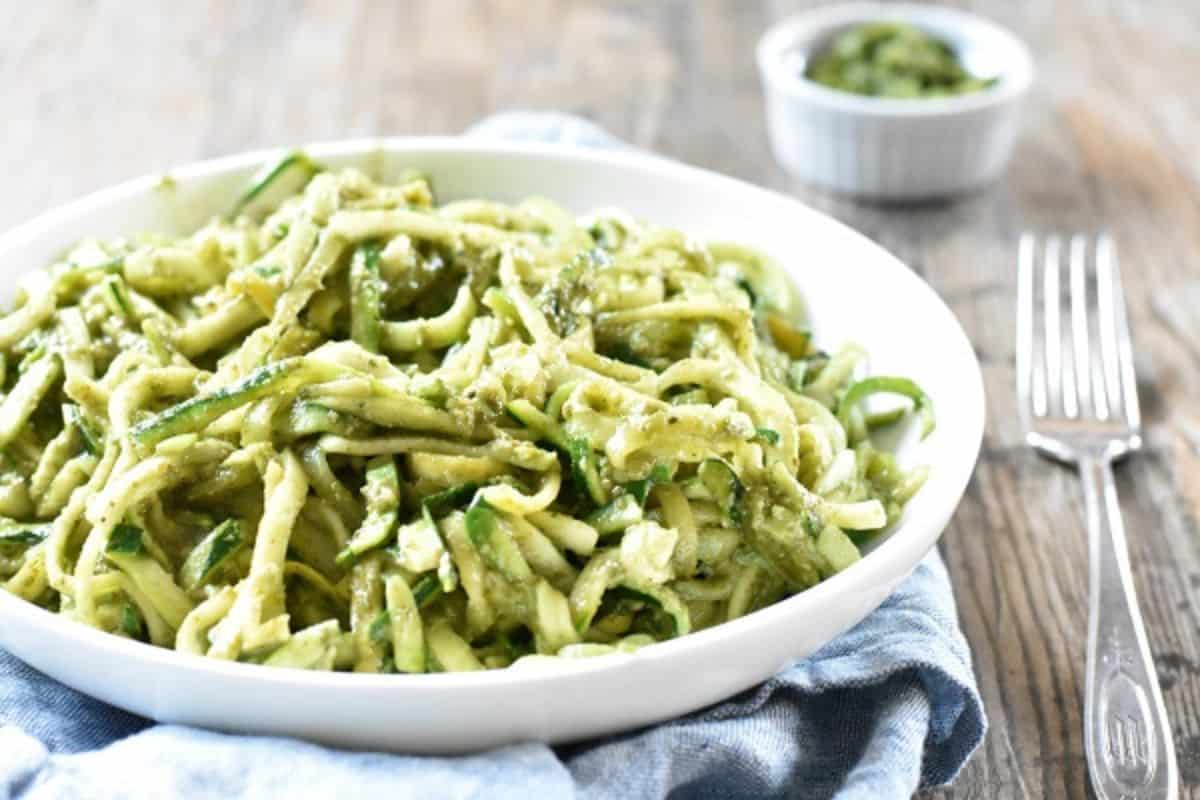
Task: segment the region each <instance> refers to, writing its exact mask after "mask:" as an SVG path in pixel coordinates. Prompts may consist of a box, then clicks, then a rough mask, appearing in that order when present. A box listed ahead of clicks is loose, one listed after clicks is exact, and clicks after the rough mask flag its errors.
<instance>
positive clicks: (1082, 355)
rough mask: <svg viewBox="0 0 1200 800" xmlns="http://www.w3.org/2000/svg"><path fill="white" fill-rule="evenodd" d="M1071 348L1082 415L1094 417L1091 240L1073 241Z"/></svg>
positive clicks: (1071, 261) (1079, 238)
mask: <svg viewBox="0 0 1200 800" xmlns="http://www.w3.org/2000/svg"><path fill="white" fill-rule="evenodd" d="M1070 269H1071V344H1072V345H1073V346H1074V351H1075V352H1074V356H1075V357H1074V361H1075V384H1076V391H1077V392H1078V395H1079V413H1080V414H1083V415H1084V416H1086V415H1088V414H1090V413H1092V411H1093V408H1094V406H1093V404H1092V398H1091V372H1092V370H1091V364H1092V357H1091V352H1090V347H1089V342H1088V295H1087V240H1086V239H1085V238H1084V237H1083V236H1080V235H1078V234H1076V235H1075V236H1072V237H1071V255H1070Z"/></svg>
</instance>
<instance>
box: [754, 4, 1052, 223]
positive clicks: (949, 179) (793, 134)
mask: <svg viewBox="0 0 1200 800" xmlns="http://www.w3.org/2000/svg"><path fill="white" fill-rule="evenodd" d="M879 20H896V21H903V22H908V23H909V24H911V25H914V26H915V27H917V28H920V29H921V30H924V31H926V32H928V33H930V34H932V35H934V36H937V37H939V38H941V39H943V40H944V41H946V42H948V43H949V44H950V45H951V47H953V48H954V50H955V51H956V53H958V55H959V58H960V59H961V60H962V61H963V64H964V66H965V67H966V68H967V70H968V71H969V72H971V73H972V74H975V75H980V76H983V77H992V76H995V77H997V78H998V79H999V80H998V81H997V83H996V85H994V86H992V87H990V88H988V89H984V90H982V91H979V92H973V93H970V94H964V95H960V96H957V97H942V98H920V99H912V100H900V99H892V98H878V97H864V96H862V95H856V94H852V93H849V92H841V91H837V90H835V89H830V88H828V87H825V86H822V85H821V84H818V83H816V82H814V81H810V80H808V79H807V78H805V77H804V71H805V67H806V64H807V62H808V59H809V58H811V57H813V56H814V55H815V54H817V53H818V52H820V51H821V49H822V48H824V47H825V46H827V45H828V44H829V43H830V42H831V41H832V40H833V38H835V37H836V36H837V35H838V34H839V33H841V32H842V31H845V30H846V29H848V28H852V27H854V26H856V25H860V24H862V23H865V22H874V21H879ZM758 67H759V72H760V73H761V76H762V83H763V93H764V96H765V101H766V111H767V132H768V134H769V136H770V140H771V148H772V149H773V150H774V152H775V157H776V159H778V161H779V162H780V163H781V164H782V165H783V166H784V167H785V168H787V169H788V170H789V171H790V172H792V173H793V174H794V175H795V176H796V177H798V178H800V179H801V180H803V181H806V182H808V183H812V184H816V185H818V186H822V187H825V188H828V189H833V190H835V191H838V192H845V193H848V194H853V195H859V196H863V197H869V198H876V199H881V200H920V199H929V198H936V197H943V196H946V195H951V194H957V193H960V192H965V191H968V190H971V189H975V188H978V187H980V186H983V185H984V184H986V183H988V182H989V181H992V180H993V179H995V178H996V177H998V176H999V175H1000V174H1001V173H1002V172H1003V171H1004V167H1005V166H1006V165H1007V163H1008V160H1009V157H1010V155H1011V154H1012V149H1013V144H1014V142H1015V141H1016V138H1017V133H1018V131H1019V128H1020V107H1021V102H1022V100H1023V98H1024V96H1025V94H1026V93H1027V92H1028V89H1029V87H1030V85H1031V84H1032V83H1033V73H1034V68H1033V58H1032V56H1030V54H1029V50H1028V48H1026V47H1025V45H1024V44H1022V43H1021V41H1020V40H1019V39H1017V37H1015V36H1013V35H1012V34H1011V33H1009V32H1008V31H1006V30H1005V29H1003V28H1001V27H1000V26H998V25H996V24H994V23H992V22H989V21H988V20H986V19H983V18H982V17H977V16H975V15H973V14H968V13H966V12H963V11H957V10H955V9H951V8H939V7H935V6H925V5H914V4H907V3H887V4H883V3H852V4H848V5H837V6H824V7H820V8H815V9H813V10H811V11H806V12H804V13H801V14H798V15H796V16H794V17H791V18H789V19H787V20H784V21H783V22H780V23H779V24H777V25H775V26H774V27H772V28H771V29H770V30H768V31H767V32H766V34H764V35H763V37H762V40H761V41H760V42H759V45H758Z"/></svg>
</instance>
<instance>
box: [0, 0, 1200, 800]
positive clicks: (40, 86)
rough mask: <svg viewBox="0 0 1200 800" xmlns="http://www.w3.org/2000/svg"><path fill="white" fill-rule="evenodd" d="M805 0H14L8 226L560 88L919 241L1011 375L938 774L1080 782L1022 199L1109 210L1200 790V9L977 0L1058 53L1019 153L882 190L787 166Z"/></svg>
mask: <svg viewBox="0 0 1200 800" xmlns="http://www.w3.org/2000/svg"><path fill="white" fill-rule="evenodd" d="M795 5H796V4H794V3H792V2H772V3H767V4H765V5H759V4H757V3H735V2H728V3H720V2H695V3H686V2H682V0H680V1H679V2H669V3H639V2H635V1H634V0H631V1H630V2H625V3H611V4H601V3H569V2H553V1H552V0H541V1H538V2H518V1H517V0H507V1H503V2H492V3H467V2H450V0H429V2H421V3H396V4H387V3H378V4H376V5H369V4H367V3H358V2H346V3H318V2H315V1H314V2H311V3H307V4H299V3H297V4H287V3H282V2H279V3H237V2H232V1H231V2H227V3H218V2H192V3H171V4H166V3H163V4H150V3H133V2H130V3H125V2H115V1H114V2H101V3H97V4H96V8H94V9H92V8H89V7H88V5H87V4H80V3H71V2H66V0H52V1H50V2H42V3H9V4H7V5H5V6H4V7H3V8H2V9H0V97H3V98H4V103H3V109H4V110H3V128H2V130H3V140H4V145H5V146H4V148H3V150H0V175H3V176H4V182H5V191H4V192H3V193H0V228H3V227H7V226H9V225H11V224H13V223H16V222H18V221H20V220H22V219H25V218H27V217H29V216H31V215H33V214H35V213H37V212H39V211H42V210H43V209H46V208H48V207H50V206H52V205H54V204H57V203H59V202H62V201H65V200H69V199H71V198H73V197H76V196H78V195H79V194H81V193H83V192H86V191H89V190H92V189H96V188H99V187H102V186H104V185H107V184H110V183H112V182H114V181H118V180H121V179H124V178H127V177H131V176H133V175H137V174H141V173H145V172H150V171H157V170H163V169H165V168H167V167H169V166H171V165H173V164H177V163H180V162H185V161H190V160H192V159H196V158H202V157H206V156H212V155H217V154H222V153H229V152H235V151H240V150H245V149H248V148H254V147H260V146H270V145H283V144H289V143H299V142H303V141H306V140H318V139H331V138H340V137H348V136H357V135H364V134H375V133H388V134H419V133H454V132H457V131H460V130H462V129H463V128H464V127H466V126H467V125H468V124H469V123H471V122H472V121H474V120H476V119H478V118H479V117H480V116H482V115H484V114H487V113H488V112H490V111H494V110H497V109H503V108H510V107H516V106H522V107H546V108H564V109H568V110H571V111H575V112H579V113H582V114H586V115H588V116H591V117H593V118H594V119H596V120H598V121H599V122H600V123H602V124H603V125H605V126H607V127H608V128H610V129H611V130H612V131H613V132H615V133H616V134H618V135H620V136H623V137H625V138H626V139H629V140H631V141H633V142H635V143H637V144H639V145H642V146H645V147H651V148H654V149H656V150H659V151H661V152H663V153H666V154H668V155H671V156H674V157H677V158H680V159H683V160H685V161H689V162H692V163H694V164H698V165H701V166H704V167H709V168H712V169H715V170H719V171H721V172H725V173H729V174H731V175H735V176H738V177H740V178H744V179H746V180H749V181H753V182H755V183H760V184H764V185H768V186H772V187H775V188H778V189H781V190H784V191H789V192H794V193H796V194H797V195H799V196H800V197H802V198H803V199H804V200H806V201H807V202H810V203H812V204H814V205H816V206H818V207H819V208H822V209H824V210H826V211H828V212H829V213H831V214H833V215H834V216H836V217H838V218H840V219H843V220H846V221H847V222H849V223H850V224H851V225H853V226H855V227H856V228H858V229H859V230H861V231H863V232H865V233H866V234H867V235H869V236H871V237H873V238H874V239H876V240H878V241H879V242H880V243H882V244H883V245H884V246H885V247H887V248H889V249H891V250H892V251H893V252H895V253H897V254H898V255H899V256H900V257H901V258H902V259H904V260H905V261H906V262H908V263H909V264H910V265H912V267H913V269H915V270H917V271H918V272H919V273H920V274H922V275H923V276H924V277H925V278H926V279H927V280H928V281H929V282H930V283H931V284H933V286H934V287H935V288H936V289H937V290H938V291H939V292H941V294H942V296H943V297H944V298H945V299H946V300H947V302H949V303H950V304H951V306H952V307H953V308H954V310H955V311H956V313H957V314H958V317H959V319H960V320H961V321H962V324H963V325H964V326H965V328H966V330H967V333H968V334H969V335H970V337H971V339H972V340H973V341H974V342H975V345H976V348H977V351H978V353H979V357H980V360H981V361H982V363H983V368H984V375H985V378H986V381H987V389H988V393H989V396H990V413H989V424H988V431H987V437H986V439H985V441H984V445H983V456H982V459H981V461H980V465H979V469H978V471H977V473H976V475H975V479H974V481H973V482H972V484H971V486H970V488H969V489H968V491H967V496H966V499H965V500H964V502H963V504H962V507H961V508H960V509H959V511H958V513H957V515H956V517H955V518H954V521H953V523H952V524H951V526H950V529H949V530H948V531H947V532H946V536H945V539H944V545H943V550H944V552H945V555H946V558H947V561H948V562H949V565H950V569H951V572H952V574H953V576H954V579H955V581H956V585H957V587H958V600H959V608H960V612H961V614H962V621H963V626H964V627H965V629H966V632H967V635H968V637H969V638H970V640H971V644H972V646H973V648H974V653H975V659H976V665H977V669H978V673H979V677H980V683H981V686H982V690H983V696H984V699H985V701H986V703H987V707H988V713H989V714H990V716H991V723H992V727H991V733H990V735H989V736H988V739H987V743H986V744H985V745H984V747H983V749H982V751H981V752H980V753H979V754H978V755H977V756H976V757H975V759H974V760H973V761H972V762H971V764H970V765H969V766H968V767H967V769H966V771H965V772H964V773H963V775H962V777H961V778H960V779H959V780H958V783H957V784H956V786H955V787H954V788H952V789H949V790H943V791H940V792H937V793H934V796H938V797H980V798H992V797H1026V796H1028V797H1055V798H1058V797H1084V796H1086V794H1087V790H1086V788H1085V787H1086V780H1087V779H1086V773H1085V765H1084V757H1083V741H1082V737H1081V722H1080V714H1081V702H1082V701H1081V698H1082V688H1083V649H1084V637H1085V627H1086V626H1085V620H1086V601H1087V579H1086V549H1085V536H1084V530H1083V524H1082V518H1083V512H1082V508H1081V503H1080V498H1079V494H1078V491H1077V487H1076V482H1075V479H1074V477H1073V476H1072V475H1071V474H1070V473H1068V472H1067V471H1065V470H1062V469H1059V468H1055V467H1053V466H1051V465H1049V464H1047V463H1045V462H1043V461H1041V460H1039V459H1037V458H1036V457H1035V456H1034V455H1033V454H1032V453H1031V452H1030V451H1029V450H1028V449H1027V448H1025V447H1024V446H1023V445H1022V444H1021V440H1020V436H1019V432H1018V430H1017V426H1016V423H1015V420H1016V415H1015V413H1014V409H1013V399H1012V395H1013V391H1012V385H1013V370H1012V360H1013V348H1012V327H1011V324H1012V323H1011V320H1012V316H1013V275H1014V264H1013V255H1014V248H1015V241H1016V236H1017V234H1018V232H1020V231H1022V230H1024V229H1025V228H1026V227H1035V228H1041V229H1049V228H1063V229H1068V230H1073V229H1081V230H1086V229H1095V228H1099V227H1106V228H1108V229H1109V230H1111V231H1112V232H1113V233H1114V234H1115V236H1116V238H1117V240H1118V242H1119V245H1120V248H1121V253H1122V256H1123V263H1124V264H1125V267H1126V269H1125V271H1126V278H1127V286H1128V289H1129V291H1130V301H1131V303H1132V309H1133V315H1134V326H1135V335H1136V337H1137V342H1138V354H1137V360H1138V369H1139V374H1140V375H1141V376H1143V377H1144V381H1145V382H1144V384H1143V386H1142V399H1143V403H1144V406H1145V409H1146V420H1147V423H1148V430H1147V433H1148V436H1147V440H1148V448H1147V450H1146V452H1145V453H1144V454H1143V455H1141V456H1139V457H1137V458H1136V459H1135V460H1133V461H1132V462H1130V463H1129V464H1128V465H1126V466H1125V467H1123V468H1122V469H1121V470H1120V472H1119V477H1118V480H1119V490H1120V493H1121V497H1122V503H1123V507H1124V510H1125V519H1126V523H1127V525H1128V528H1129V530H1130V533H1131V535H1132V548H1133V564H1134V571H1135V573H1136V577H1137V582H1138V586H1139V590H1140V592H1141V598H1142V604H1143V609H1144V611H1145V614H1146V617H1147V623H1148V627H1149V634H1150V641H1151V645H1152V647H1153V649H1154V652H1155V654H1156V656H1157V659H1158V665H1159V669H1160V674H1161V680H1162V685H1163V688H1164V690H1165V693H1166V702H1167V709H1168V712H1169V714H1170V716H1171V720H1172V723H1173V727H1174V730H1175V737H1176V744H1177V746H1178V750H1179V757H1180V767H1181V772H1182V776H1183V780H1184V783H1185V784H1186V786H1187V789H1186V791H1185V795H1186V796H1187V797H1200V635H1198V634H1200V631H1198V623H1200V607H1198V605H1197V602H1196V600H1195V599H1194V592H1195V590H1196V589H1197V588H1198V587H1200V545H1198V543H1197V540H1196V527H1197V518H1196V512H1197V509H1200V454H1198V453H1200V433H1198V432H1200V411H1197V410H1196V409H1195V408H1194V407H1193V405H1192V401H1193V398H1194V397H1195V396H1196V392H1197V391H1198V390H1200V369H1198V367H1200V346H1197V344H1196V341H1197V335H1200V313H1198V312H1196V311H1194V310H1193V306H1194V305H1195V304H1194V303H1192V302H1191V300H1193V299H1200V290H1196V289H1194V288H1191V285H1190V284H1189V283H1188V281H1189V280H1191V279H1192V278H1194V277H1195V276H1197V275H1200V268H1197V267H1196V266H1195V265H1194V263H1193V262H1192V259H1193V258H1194V257H1195V254H1196V253H1197V252H1200V216H1198V215H1200V187H1198V186H1197V179H1198V174H1197V170H1198V169H1200V166H1198V165H1200V158H1197V156H1198V155H1200V150H1198V147H1197V144H1196V142H1197V141H1198V137H1200V105H1197V103H1196V102H1195V98H1196V94H1195V80H1196V75H1197V74H1200V50H1198V49H1197V48H1196V42H1197V41H1198V40H1200V11H1198V10H1196V9H1194V8H1193V9H1189V8H1188V6H1189V5H1190V4H1187V3H1167V2H1165V0H1164V1H1163V2H1158V1H1157V0H1111V1H1110V2H1108V3H1106V4H1104V5H1103V6H1100V5H1099V4H1093V3H1091V2H1084V0H1073V1H1072V2H1066V1H1065V0H1064V1H1063V2H1053V3H1049V2H1032V1H1029V2H1021V3H1015V2H1002V1H1001V0H992V2H982V1H981V2H978V3H975V4H973V5H977V6H980V7H982V8H981V10H982V11H983V12H984V13H986V14H988V15H990V16H993V17H995V18H996V19H998V20H999V21H1001V22H1002V23H1004V24H1006V25H1008V26H1010V27H1011V28H1012V29H1014V30H1015V31H1016V32H1017V33H1018V34H1019V35H1021V36H1022V37H1024V38H1025V39H1026V40H1027V41H1028V42H1029V43H1030V44H1031V46H1032V48H1033V50H1034V52H1035V54H1036V55H1037V57H1038V60H1039V68H1040V76H1039V82H1038V86H1037V91H1036V95H1035V97H1034V98H1033V100H1032V102H1031V104H1030V106H1029V108H1028V115H1027V121H1028V125H1027V130H1026V133H1025V135H1024V137H1023V139H1022V140H1021V143H1020V145H1019V149H1018V151H1017V154H1016V158H1015V162H1014V164H1013V166H1012V169H1011V171H1010V172H1009V174H1008V176H1007V177H1006V178H1005V179H1004V180H1003V181H1002V182H1001V183H999V184H997V185H995V186H993V187H991V188H990V189H988V190H987V191H986V192H983V193H981V194H978V195H975V196H972V197H969V198H965V199H962V200H959V201H957V202H953V203H945V204H933V205H924V206H921V207H916V208H895V207H891V208H881V207H871V206H863V205H859V204H856V203H854V202H851V201H848V200H844V199H840V198H835V197H830V196H826V195H823V194H818V193H813V192H810V191H806V190H804V189H802V188H800V187H796V186H793V185H791V184H790V183H789V181H788V180H787V179H786V178H785V176H784V175H783V174H782V173H781V172H780V170H779V169H778V168H777V167H776V165H775V164H774V162H773V161H772V158H771V156H770V154H769V152H768V149H767V142H766V138H765V132H764V128H763V119H762V101H761V97H760V94H759V86H758V78H757V75H756V72H755V68H754V64H753V47H754V43H755V40H756V39H757V37H758V36H759V34H760V33H761V32H762V30H763V29H764V28H765V27H766V26H767V24H768V23H769V22H771V21H772V20H773V19H775V18H778V17H779V16H782V15H784V14H786V13H787V12H789V11H791V10H793V8H794V7H795Z"/></svg>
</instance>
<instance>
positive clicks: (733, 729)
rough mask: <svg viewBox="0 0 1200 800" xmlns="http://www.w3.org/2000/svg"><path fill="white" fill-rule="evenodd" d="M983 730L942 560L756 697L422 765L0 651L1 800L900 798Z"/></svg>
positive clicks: (944, 779)
mask: <svg viewBox="0 0 1200 800" xmlns="http://www.w3.org/2000/svg"><path fill="white" fill-rule="evenodd" d="M468 133H469V135H472V136H480V137H488V138H493V139H495V138H503V139H506V140H512V139H526V140H537V141H567V142H573V143H576V144H582V145H590V146H600V147H613V146H626V145H624V143H622V142H619V141H618V140H616V139H614V138H612V137H611V136H610V135H609V134H607V133H606V132H604V131H603V130H601V129H599V128H597V127H595V126H594V125H592V124H591V123H589V122H587V121H585V120H582V119H579V118H577V117H570V116H566V115H562V114H551V113H531V112H511V113H507V114H501V115H498V116H496V117H492V118H490V119H488V120H485V121H484V122H483V123H480V124H479V125H477V126H475V127H474V128H472V129H471V130H470V131H469V132H468ZM986 726H987V722H986V719H985V717H984V712H983V704H982V702H981V701H980V698H979V691H978V689H977V688H976V686H975V676H974V674H973V673H972V671H971V655H970V650H969V648H968V646H967V642H966V640H965V639H964V638H963V635H962V633H961V631H960V630H959V628H958V620H957V614H956V611H955V606H954V595H953V593H952V591H951V588H950V581H949V578H948V576H947V574H946V567H945V565H944V564H943V563H942V559H941V557H940V556H939V555H938V554H937V553H936V552H934V553H931V554H930V555H929V556H928V557H926V558H925V559H924V560H923V561H922V562H921V563H920V564H919V565H918V566H917V569H916V571H915V572H914V573H913V574H912V576H911V577H909V578H908V579H907V580H905V581H904V583H903V584H901V586H900V588H899V589H897V590H896V592H895V593H894V594H893V595H892V596H891V597H890V598H888V600H887V601H886V602H885V603H884V604H883V605H882V606H881V607H880V608H879V609H878V610H877V611H875V612H874V613H873V614H871V615H870V616H868V617H867V619H865V620H863V621H862V622H861V623H860V624H859V625H858V626H857V627H855V628H854V629H853V630H851V631H850V632H848V633H846V634H845V635H843V636H841V637H840V638H838V639H837V640H835V641H833V642H831V643H830V644H828V645H827V646H826V647H825V648H823V649H822V650H821V651H820V652H818V653H816V654H815V655H813V656H812V657H810V658H808V659H806V660H804V661H802V662H800V663H798V664H795V665H794V666H792V667H789V668H787V669H785V670H784V671H783V672H781V673H779V674H778V675H776V676H775V677H774V678H772V679H771V680H769V681H767V682H766V683H765V684H763V685H762V686H760V687H758V688H757V689H753V690H751V691H748V692H745V693H743V694H741V695H739V696H738V697H735V698H733V699H731V700H729V701H727V702H724V703H721V704H719V705H716V706H713V707H711V708H709V709H706V710H703V711H700V712H698V713H696V714H692V715H690V716H687V717H683V718H681V719H678V720H675V721H673V722H669V723H665V724H662V725H659V726H657V727H654V728H648V729H643V730H639V731H634V732H632V733H628V734H625V735H622V736H615V737H611V738H608V739H603V740H599V741H594V742H588V743H585V744H581V745H575V746H571V747H561V748H550V747H546V746H545V745H539V744H523V745H516V746H513V747H506V748H502V749H499V750H494V751H491V752H487V753H482V754H479V755H476V756H468V757H456V758H428V757H416V756H404V755H386V754H380V753H350V752H343V751H339V750H334V749H331V748H326V747H320V746H317V745H312V744H307V743H305V742H300V741H295V740H291V739H282V738H272V737H254V736H231V735H227V734H220V733H212V732H209V731H204V730H198V729H195V728H188V727H183V726H179V725H155V724H154V723H152V722H150V721H149V720H146V719H143V718H141V717H137V716H134V715H132V714H127V713H125V712H123V711H120V710H118V709H115V708H112V707H110V706H107V705H105V704H103V703H100V702H97V701H95V700H92V699H90V698H88V697H85V696H84V695H81V694H79V693H78V692H75V691H73V690H71V689H68V688H66V687H65V686H62V685H61V684H59V683H57V682H55V681H53V680H51V679H49V678H47V677H45V676H44V675H41V674H40V673H38V672H36V671H35V670H33V669H30V668H29V667H27V666H25V665H24V664H22V663H21V662H19V661H17V660H16V659H15V658H13V657H12V656H11V655H9V654H8V653H5V652H3V651H0V800H17V798H20V799H21V800H33V798H92V797H106V798H160V797H161V798H166V797H188V798H220V799H221V800H227V798H232V797H251V798H274V797H290V798H293V799H294V800H304V798H314V800H316V799H318V798H319V800H329V798H332V797H341V796H345V795H346V794H353V795H355V796H359V797H377V796H378V797H389V798H393V799H394V800H399V799H400V798H408V797H412V798H426V797H438V798H449V797H455V798H460V797H461V798H466V797H480V798H495V799H496V800H502V799H503V798H516V799H517V800H528V798H529V797H530V796H534V797H539V798H543V797H545V798H570V797H578V798H621V800H633V799H634V798H660V797H666V796H668V795H669V796H670V797H672V798H747V799H749V798H753V799H754V800H762V799H763V798H783V797H805V798H810V797H811V798H837V800H858V799H859V798H861V799H862V800H878V799H879V798H905V797H909V796H910V795H911V794H912V793H913V792H914V791H915V790H916V789H917V787H918V786H936V785H939V784H944V783H948V782H949V781H951V780H953V779H954V776H955V775H956V774H957V773H958V771H959V769H960V768H961V767H962V765H963V764H964V763H965V762H966V760H967V758H968V757H970V755H971V753H972V752H973V751H974V750H975V748H976V747H977V746H978V745H979V743H980V741H982V739H983V735H984V731H985V730H986Z"/></svg>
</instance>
